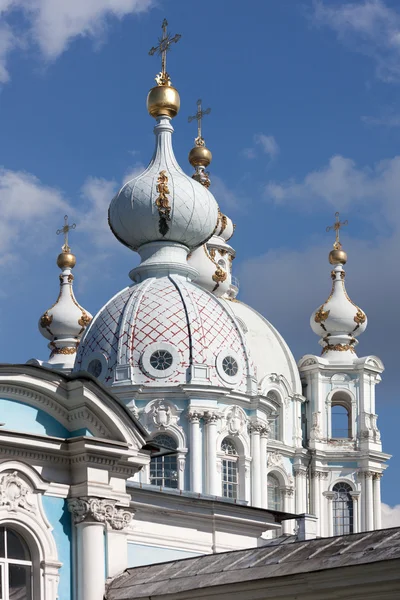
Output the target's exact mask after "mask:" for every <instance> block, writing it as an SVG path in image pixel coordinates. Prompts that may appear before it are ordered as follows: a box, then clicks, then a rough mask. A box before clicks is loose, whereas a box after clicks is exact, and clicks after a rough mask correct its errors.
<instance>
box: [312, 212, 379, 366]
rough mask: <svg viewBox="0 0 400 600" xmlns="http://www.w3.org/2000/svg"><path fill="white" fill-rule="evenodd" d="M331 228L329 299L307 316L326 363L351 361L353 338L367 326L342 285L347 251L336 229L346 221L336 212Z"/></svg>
mask: <svg viewBox="0 0 400 600" xmlns="http://www.w3.org/2000/svg"><path fill="white" fill-rule="evenodd" d="M336 219H337V220H336V223H335V225H333V226H332V227H330V228H328V230H330V229H335V231H336V241H335V243H334V245H333V250H331V252H330V253H329V262H330V263H331V264H332V265H334V268H333V270H332V272H331V277H332V291H331V293H330V296H329V298H328V299H327V300H326V301H325V302H324V303H323V304H322V305H321V306H320V307H319V308H318V309H317V310H315V311H314V312H313V314H312V315H311V320H310V324H311V329H312V330H313V331H314V333H316V334H317V335H319V336H321V339H320V342H319V343H320V344H321V346H322V356H323V357H324V358H326V359H328V360H329V362H352V361H353V360H354V359H355V358H357V356H356V353H355V346H356V345H357V344H358V341H357V339H356V338H357V337H358V336H359V335H361V333H363V332H364V331H365V329H366V327H367V316H366V314H365V313H364V312H363V311H362V310H361V308H359V307H358V306H357V305H356V304H354V302H353V301H352V300H350V298H349V296H348V294H347V292H346V287H345V283H344V280H345V276H346V274H345V271H344V269H343V265H344V264H345V263H346V261H347V254H346V252H345V251H344V250H343V249H342V245H341V243H340V241H339V229H340V227H342V226H343V225H347V221H345V222H344V223H341V222H340V221H339V213H336Z"/></svg>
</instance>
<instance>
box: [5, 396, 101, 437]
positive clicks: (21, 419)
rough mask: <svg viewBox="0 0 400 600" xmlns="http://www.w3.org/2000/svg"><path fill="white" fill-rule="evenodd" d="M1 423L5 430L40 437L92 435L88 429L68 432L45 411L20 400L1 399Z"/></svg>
mask: <svg viewBox="0 0 400 600" xmlns="http://www.w3.org/2000/svg"><path fill="white" fill-rule="evenodd" d="M0 422H1V423H4V426H3V427H4V429H12V430H14V431H23V432H24V433H34V434H38V435H51V436H55V437H61V438H70V437H77V436H79V435H92V434H91V432H90V431H89V430H88V429H77V430H76V431H68V429H66V428H65V427H64V426H63V425H61V423H60V422H59V421H57V420H56V419H55V418H54V417H52V416H51V415H49V414H48V413H47V412H45V411H44V410H41V409H39V408H36V407H34V406H31V405H30V404H27V403H25V402H20V401H19V400H10V399H7V398H0Z"/></svg>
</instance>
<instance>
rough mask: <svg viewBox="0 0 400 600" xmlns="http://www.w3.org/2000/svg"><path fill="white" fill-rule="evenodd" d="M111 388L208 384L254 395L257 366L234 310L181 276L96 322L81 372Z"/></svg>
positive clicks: (137, 293)
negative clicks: (255, 368) (143, 385)
mask: <svg viewBox="0 0 400 600" xmlns="http://www.w3.org/2000/svg"><path fill="white" fill-rule="evenodd" d="M80 370H86V371H89V373H91V374H93V375H95V376H97V377H98V378H99V379H100V380H101V381H103V382H104V383H105V384H106V385H118V384H120V385H126V384H146V385H150V386H151V385H154V386H157V385H160V386H164V385H179V384H186V383H190V382H193V381H196V382H197V383H199V384H201V383H203V384H204V385H213V386H223V387H228V388H235V389H236V390H238V391H241V392H250V391H251V389H249V388H251V383H250V382H251V381H254V378H255V373H254V367H253V366H252V363H251V361H250V358H249V353H248V350H247V348H246V342H245V339H244V334H243V332H242V330H241V328H240V326H239V324H238V323H237V322H236V320H235V318H234V316H233V315H232V314H231V313H230V310H229V307H228V306H226V304H225V305H224V304H223V303H222V302H221V301H219V300H218V299H217V298H216V297H215V296H214V295H213V294H211V293H209V292H207V291H205V290H203V289H201V288H200V287H198V286H197V285H195V284H193V283H191V282H190V281H187V280H185V279H184V278H183V277H179V276H169V277H160V278H148V279H146V280H144V281H143V282H141V283H139V284H137V285H133V286H131V287H128V288H126V289H125V290H122V291H121V292H119V293H118V294H117V295H116V296H114V298H112V299H111V300H110V301H109V302H108V303H107V304H106V305H105V306H104V307H103V308H102V309H101V310H100V311H99V313H98V314H97V315H96V317H95V318H94V320H93V322H92V323H91V325H90V327H89V329H88V331H87V333H86V335H85V337H84V339H83V340H82V343H81V345H80V349H79V352H78V356H77V360H76V363H75V371H80Z"/></svg>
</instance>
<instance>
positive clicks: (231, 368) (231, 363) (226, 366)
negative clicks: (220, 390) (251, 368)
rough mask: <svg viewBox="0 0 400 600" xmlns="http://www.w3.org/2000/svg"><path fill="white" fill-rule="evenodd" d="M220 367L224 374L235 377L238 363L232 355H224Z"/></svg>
mask: <svg viewBox="0 0 400 600" xmlns="http://www.w3.org/2000/svg"><path fill="white" fill-rule="evenodd" d="M222 368H223V370H224V372H225V373H226V375H229V377H235V375H237V372H238V371H239V365H238V364H237V361H236V360H235V359H234V358H233V356H225V358H224V360H223V361H222Z"/></svg>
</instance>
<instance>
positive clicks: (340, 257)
mask: <svg viewBox="0 0 400 600" xmlns="http://www.w3.org/2000/svg"><path fill="white" fill-rule="evenodd" d="M339 216H340V215H339V213H338V212H336V213H335V217H336V221H335V223H334V224H333V225H330V226H329V227H327V228H326V231H332V230H333V231H334V232H335V241H334V243H333V250H331V251H330V252H329V262H330V263H331V265H345V264H346V262H347V254H346V252H345V251H344V250H343V248H342V244H341V243H340V239H339V232H340V229H341V228H342V227H344V226H345V225H348V223H349V222H348V221H347V219H346V221H340V219H339Z"/></svg>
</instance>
